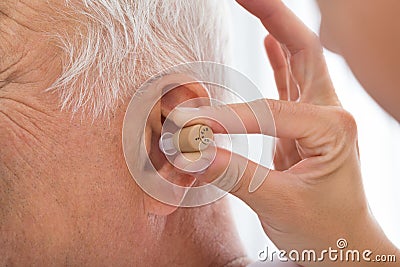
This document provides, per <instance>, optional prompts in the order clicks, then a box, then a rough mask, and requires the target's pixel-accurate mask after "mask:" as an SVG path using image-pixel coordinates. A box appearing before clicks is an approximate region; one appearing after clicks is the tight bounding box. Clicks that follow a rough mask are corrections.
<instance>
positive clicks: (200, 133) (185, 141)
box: [159, 124, 214, 155]
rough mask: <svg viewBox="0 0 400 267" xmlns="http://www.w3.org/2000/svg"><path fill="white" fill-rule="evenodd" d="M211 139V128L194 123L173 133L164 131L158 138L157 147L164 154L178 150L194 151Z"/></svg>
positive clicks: (207, 143) (212, 135)
mask: <svg viewBox="0 0 400 267" xmlns="http://www.w3.org/2000/svg"><path fill="white" fill-rule="evenodd" d="M213 141H214V133H213V132H212V130H211V128H210V127H208V126H206V125H202V124H196V125H193V126H189V127H185V128H182V129H181V130H179V131H177V132H176V133H174V134H172V133H168V132H167V133H164V134H163V135H162V136H161V138H160V141H159V147H160V150H161V151H162V152H163V153H164V154H165V155H174V154H176V153H177V152H178V151H180V152H182V153H194V152H200V151H202V150H204V149H206V148H207V147H208V146H209V145H210V143H212V142H213Z"/></svg>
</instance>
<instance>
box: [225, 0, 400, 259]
mask: <svg viewBox="0 0 400 267" xmlns="http://www.w3.org/2000/svg"><path fill="white" fill-rule="evenodd" d="M285 2H286V4H287V5H288V6H289V7H290V8H291V9H292V10H293V11H294V12H295V13H296V14H297V15H298V16H299V17H300V18H301V19H302V20H303V21H304V22H305V23H306V24H307V25H308V26H309V27H310V28H311V29H313V30H314V31H315V32H316V33H318V28H319V22H320V14H319V11H318V8H317V6H316V4H315V3H314V1H313V0H302V1H298V0H286V1H285ZM228 3H229V4H228V5H229V6H230V9H231V20H232V35H233V44H232V45H233V55H234V58H233V63H232V64H233V67H234V68H235V69H237V70H239V71H240V72H242V73H243V74H245V75H247V76H248V77H249V78H250V79H251V80H252V81H253V82H254V83H255V84H256V85H257V86H258V87H259V88H260V90H262V92H263V94H264V95H265V97H268V98H277V92H276V89H275V88H276V87H275V83H274V78H273V73H272V71H271V68H270V66H269V63H268V59H267V56H266V53H265V51H264V47H263V39H264V37H265V36H266V34H267V32H266V30H265V29H264V28H263V27H262V25H261V23H259V21H258V19H256V18H254V17H252V16H251V15H250V14H248V13H247V12H246V11H244V10H243V9H242V8H241V7H240V6H239V5H238V4H236V3H235V1H228ZM325 55H326V59H327V62H328V66H329V69H330V73H331V77H332V80H333V82H334V84H335V88H336V90H337V94H338V95H339V98H340V100H341V101H342V103H343V105H344V107H345V108H346V109H347V110H348V111H350V112H351V113H352V114H353V116H354V117H355V119H356V121H357V124H358V131H359V145H360V153H361V161H362V172H363V178H364V185H365V190H366V193H367V197H368V199H369V203H370V206H371V209H372V211H373V212H374V214H375V216H376V218H377V220H378V221H379V223H380V224H381V226H382V228H383V229H384V231H385V232H386V234H387V235H388V236H389V238H390V239H391V240H392V241H393V242H394V243H395V244H396V245H397V246H398V247H400V227H399V226H400V209H399V208H398V207H400V180H399V173H400V138H399V137H400V127H399V124H398V123H397V122H396V121H395V120H394V119H392V118H391V117H390V116H388V115H387V114H386V113H385V112H384V111H383V110H382V109H381V108H380V107H379V106H378V105H377V104H376V103H375V102H374V100H372V99H371V98H370V97H369V96H368V95H367V94H366V93H365V92H364V90H363V89H362V88H361V86H360V85H359V83H358V82H357V81H356V79H355V78H354V77H353V75H352V73H351V71H350V70H349V68H348V67H347V65H346V63H345V62H344V60H343V59H342V58H341V57H339V56H337V55H335V54H333V53H330V52H328V51H325ZM231 199H232V205H233V209H232V210H233V212H234V216H235V220H236V222H237V228H238V231H239V233H240V236H241V238H242V240H243V244H244V246H245V248H246V250H247V252H248V255H249V257H251V258H252V259H254V260H256V259H257V255H258V252H259V251H260V250H262V249H264V248H265V246H266V245H267V244H271V243H270V241H269V240H268V238H267V237H266V236H265V234H264V232H263V230H262V228H261V226H260V224H259V222H258V219H257V216H256V215H255V214H254V213H253V212H252V211H251V210H250V209H249V208H248V207H247V206H246V205H245V204H243V203H242V202H241V201H240V200H238V199H236V198H234V197H231ZM366 234H368V233H366ZM338 238H339V237H338Z"/></svg>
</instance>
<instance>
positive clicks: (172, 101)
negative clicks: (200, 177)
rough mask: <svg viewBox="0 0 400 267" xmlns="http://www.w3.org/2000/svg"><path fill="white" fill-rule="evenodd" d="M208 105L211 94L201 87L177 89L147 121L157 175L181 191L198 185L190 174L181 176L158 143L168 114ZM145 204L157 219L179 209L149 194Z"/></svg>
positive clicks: (148, 145) (159, 104)
mask: <svg viewBox="0 0 400 267" xmlns="http://www.w3.org/2000/svg"><path fill="white" fill-rule="evenodd" d="M171 86H173V85H171ZM209 104H210V100H209V94H208V92H207V90H206V89H205V88H204V86H203V85H201V84H200V83H190V84H185V85H179V86H176V87H175V86H174V87H173V89H170V90H168V92H167V93H165V94H164V95H163V96H162V98H161V100H160V101H159V102H158V103H157V105H155V106H154V108H153V109H152V111H151V114H150V115H149V117H148V121H147V125H146V131H145V138H146V148H147V152H148V154H149V158H150V160H151V163H152V164H153V166H154V168H155V169H156V170H157V172H158V173H159V174H160V175H161V176H162V177H163V178H164V179H167V180H168V181H169V182H171V183H174V184H176V185H179V186H182V187H190V186H192V185H193V184H194V183H195V178H194V177H192V176H190V175H188V174H184V173H181V172H178V171H177V169H176V168H175V167H174V166H173V165H172V164H171V163H170V162H169V161H168V160H167V158H166V157H165V155H164V154H163V153H162V152H161V151H160V149H159V140H160V137H161V131H162V124H163V123H164V120H165V118H167V117H168V114H169V113H170V112H171V111H172V110H173V109H174V108H175V107H176V106H178V105H181V106H184V107H200V106H206V105H209ZM179 197H181V198H182V199H183V198H184V195H182V196H177V198H179ZM182 199H180V200H182ZM144 200H145V208H146V210H147V212H149V213H153V214H157V215H164V216H165V215H169V214H171V213H172V212H174V211H175V210H176V209H177V208H178V207H175V206H170V205H167V204H165V203H162V202H160V201H158V200H156V199H154V198H152V197H150V196H148V195H147V194H145V196H144Z"/></svg>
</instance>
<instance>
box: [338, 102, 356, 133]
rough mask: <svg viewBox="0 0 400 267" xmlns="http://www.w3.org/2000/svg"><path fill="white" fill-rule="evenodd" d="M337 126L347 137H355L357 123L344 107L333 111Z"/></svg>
mask: <svg viewBox="0 0 400 267" xmlns="http://www.w3.org/2000/svg"><path fill="white" fill-rule="evenodd" d="M335 115H336V122H337V126H338V127H340V130H342V132H343V133H344V134H345V136H346V137H347V138H348V139H352V140H354V139H356V137H357V123H356V120H355V119H354V117H353V115H352V114H351V113H350V112H348V111H346V110H345V109H342V108H338V109H336V112H335Z"/></svg>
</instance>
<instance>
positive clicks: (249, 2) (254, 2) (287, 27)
mask: <svg viewBox="0 0 400 267" xmlns="http://www.w3.org/2000/svg"><path fill="white" fill-rule="evenodd" d="M237 2H238V3H239V4H240V5H241V6H243V7H244V8H245V9H247V10H248V11H249V12H250V13H252V14H253V15H255V16H256V17H258V18H259V19H260V20H261V22H262V24H263V25H264V27H265V28H266V29H267V30H268V32H269V33H270V34H272V35H273V36H274V37H275V39H276V40H278V41H279V42H280V43H281V44H284V45H285V46H286V47H287V49H288V50H289V52H290V53H291V54H292V55H293V54H296V53H297V52H299V51H301V50H304V49H308V48H310V47H315V46H316V45H317V46H318V47H319V42H318V41H317V38H316V35H315V34H314V33H313V32H312V31H311V30H310V29H309V28H308V27H307V26H306V25H305V24H304V23H303V22H302V21H301V20H300V19H299V18H297V16H296V15H295V14H294V13H293V12H292V11H291V10H290V9H289V8H287V7H286V6H285V4H284V3H283V2H282V1H281V0H237Z"/></svg>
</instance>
